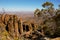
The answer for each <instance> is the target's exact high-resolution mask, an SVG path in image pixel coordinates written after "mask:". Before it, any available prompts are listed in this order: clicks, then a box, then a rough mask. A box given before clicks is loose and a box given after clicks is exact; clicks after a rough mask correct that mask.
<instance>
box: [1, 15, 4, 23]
mask: <svg viewBox="0 0 60 40" xmlns="http://www.w3.org/2000/svg"><path fill="white" fill-rule="evenodd" d="M4 19H5V14H2V17H1V20H2V22H4Z"/></svg>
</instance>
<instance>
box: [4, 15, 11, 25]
mask: <svg viewBox="0 0 60 40" xmlns="http://www.w3.org/2000/svg"><path fill="white" fill-rule="evenodd" d="M9 19H10V16H9V14H6V15H5V18H4V20H5V24H8V21H9Z"/></svg>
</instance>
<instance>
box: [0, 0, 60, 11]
mask: <svg viewBox="0 0 60 40" xmlns="http://www.w3.org/2000/svg"><path fill="white" fill-rule="evenodd" d="M46 1H48V2H52V3H53V4H54V8H58V5H59V4H60V0H0V11H2V8H4V9H5V11H34V10H35V9H36V8H38V9H42V8H43V7H42V4H43V3H45V2H46Z"/></svg>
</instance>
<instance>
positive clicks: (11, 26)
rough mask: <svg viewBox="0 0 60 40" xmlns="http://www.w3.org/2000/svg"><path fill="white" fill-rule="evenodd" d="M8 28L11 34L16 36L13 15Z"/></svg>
mask: <svg viewBox="0 0 60 40" xmlns="http://www.w3.org/2000/svg"><path fill="white" fill-rule="evenodd" d="M8 30H9V33H10V35H11V36H12V37H13V38H14V37H15V33H14V26H13V16H12V15H11V16H10V20H9V22H8Z"/></svg>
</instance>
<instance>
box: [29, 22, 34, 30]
mask: <svg viewBox="0 0 60 40" xmlns="http://www.w3.org/2000/svg"><path fill="white" fill-rule="evenodd" d="M32 30H33V28H32V25H31V23H29V31H32Z"/></svg>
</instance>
